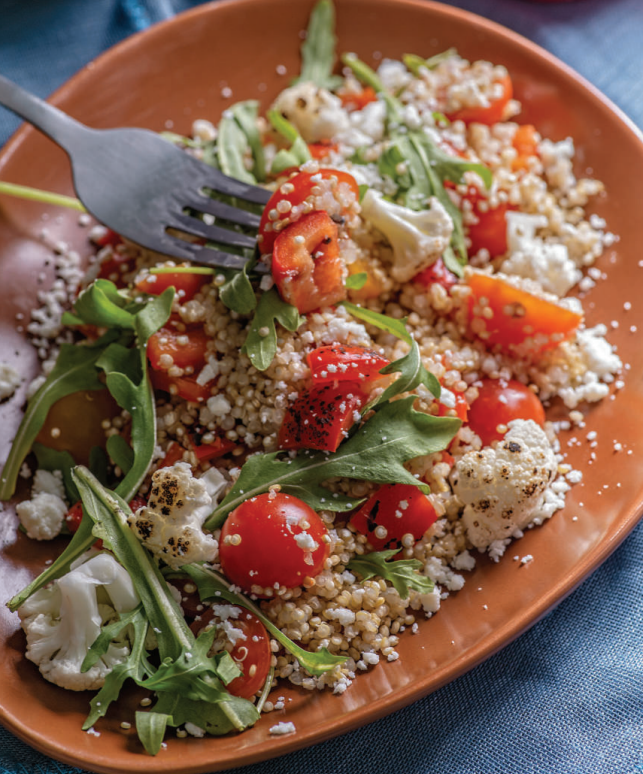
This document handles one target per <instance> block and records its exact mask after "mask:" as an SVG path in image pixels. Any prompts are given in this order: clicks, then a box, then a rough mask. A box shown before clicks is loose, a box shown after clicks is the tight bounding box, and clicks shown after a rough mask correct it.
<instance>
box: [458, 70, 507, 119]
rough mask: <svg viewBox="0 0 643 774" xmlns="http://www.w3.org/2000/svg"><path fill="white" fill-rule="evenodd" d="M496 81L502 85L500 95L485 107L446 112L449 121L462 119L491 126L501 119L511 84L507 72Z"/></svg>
mask: <svg viewBox="0 0 643 774" xmlns="http://www.w3.org/2000/svg"><path fill="white" fill-rule="evenodd" d="M496 83H499V84H500V85H501V86H502V96H501V97H498V98H497V99H494V100H492V101H491V102H490V103H489V105H487V106H486V107H482V106H480V107H465V108H461V109H460V110H455V111H454V112H453V113H447V118H448V119H449V120H450V121H464V123H465V124H473V123H476V124H486V125H487V126H492V125H493V124H497V123H498V121H502V119H503V118H504V114H505V108H506V107H507V105H508V104H509V100H510V99H511V98H512V97H513V84H512V83H511V78H510V77H509V74H507V75H504V76H503V77H502V78H500V79H499V80H498V81H496Z"/></svg>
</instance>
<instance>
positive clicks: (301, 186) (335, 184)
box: [257, 169, 359, 255]
mask: <svg viewBox="0 0 643 774" xmlns="http://www.w3.org/2000/svg"><path fill="white" fill-rule="evenodd" d="M323 180H328V181H330V183H331V190H333V191H334V192H335V194H336V196H338V197H339V200H340V201H344V200H345V201H346V204H348V203H349V200H354V201H357V200H359V186H358V185H357V183H356V182H355V178H354V177H353V176H352V175H349V174H348V172H340V171H339V170H338V169H320V170H319V172H317V173H315V174H312V173H311V172H298V173H297V174H295V175H293V176H292V177H291V178H290V179H289V180H287V181H286V182H285V183H282V184H281V185H280V186H279V188H278V189H277V190H276V191H275V192H274V193H273V195H272V196H271V197H270V199H269V200H268V204H267V205H266V207H265V209H264V211H263V214H262V216H261V223H260V224H259V238H258V240H257V241H258V245H259V250H260V251H261V254H262V255H268V254H269V253H271V252H272V250H273V246H274V244H275V239H276V238H277V236H278V234H279V233H280V231H281V230H283V229H284V228H285V227H286V226H287V225H288V224H290V223H293V222H296V220H297V219H299V218H300V217H301V216H302V215H304V214H306V213H307V212H310V211H311V210H313V208H314V207H315V193H314V189H315V188H316V187H317V186H318V185H319V182H320V181H323ZM342 207H343V206H339V204H338V212H339V211H340V210H341V209H342ZM282 210H285V211H283V212H282ZM277 224H278V225H277Z"/></svg>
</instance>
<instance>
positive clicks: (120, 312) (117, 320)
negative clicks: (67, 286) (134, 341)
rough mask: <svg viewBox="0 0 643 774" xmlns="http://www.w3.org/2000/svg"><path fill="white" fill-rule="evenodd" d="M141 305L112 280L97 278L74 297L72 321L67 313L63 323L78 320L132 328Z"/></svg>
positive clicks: (104, 325) (106, 325) (99, 325)
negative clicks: (120, 289)
mask: <svg viewBox="0 0 643 774" xmlns="http://www.w3.org/2000/svg"><path fill="white" fill-rule="evenodd" d="M143 306H144V304H140V303H136V302H134V301H132V300H131V299H130V298H129V297H128V296H125V295H123V294H122V293H121V292H120V291H119V290H118V289H117V287H116V285H114V283H113V282H110V281H109V280H106V279H97V280H95V281H94V282H92V284H91V285H90V286H89V287H88V288H86V289H85V290H83V291H82V293H81V294H80V295H79V296H78V298H77V299H76V302H75V303H74V310H75V315H74V316H73V322H72V319H71V318H72V315H69V314H68V315H67V316H66V317H65V318H64V319H63V323H64V324H65V325H70V324H71V325H77V324H78V322H76V321H78V320H80V321H82V323H84V324H85V325H96V326H98V327H104V328H122V329H123V330H134V326H135V319H136V314H137V312H139V311H140V310H141V309H142V308H143Z"/></svg>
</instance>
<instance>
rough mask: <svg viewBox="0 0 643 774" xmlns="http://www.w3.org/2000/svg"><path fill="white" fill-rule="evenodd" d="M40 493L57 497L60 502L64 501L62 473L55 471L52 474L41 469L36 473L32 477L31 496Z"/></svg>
mask: <svg viewBox="0 0 643 774" xmlns="http://www.w3.org/2000/svg"><path fill="white" fill-rule="evenodd" d="M42 492H45V493H46V494H53V495H57V496H58V497H60V499H61V500H65V486H64V484H63V477H62V473H61V472H60V471H59V470H55V471H54V472H53V473H52V472H50V471H48V470H42V469H39V470H37V471H36V473H35V475H34V477H33V486H32V487H31V494H32V495H37V494H41V493H42Z"/></svg>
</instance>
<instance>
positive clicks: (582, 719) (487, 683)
mask: <svg viewBox="0 0 643 774" xmlns="http://www.w3.org/2000/svg"><path fill="white" fill-rule="evenodd" d="M197 4H198V0H0V72H2V73H3V74H5V75H7V76H8V77H9V78H12V79H14V80H15V81H17V82H18V83H20V84H22V85H23V86H25V87H27V88H28V89H31V90H32V91H34V92H35V93H36V94H39V95H42V96H46V95H47V94H49V93H50V92H51V91H53V89H55V88H57V87H58V86H59V85H60V84H61V83H63V81H65V80H66V79H67V78H68V77H69V76H71V75H72V74H73V73H74V72H75V71H76V70H78V69H79V68H80V67H81V66H82V65H84V64H85V63H87V62H88V61H89V60H90V59H92V58H94V57H95V56H96V55H97V54H99V53H100V52H101V51H103V50H104V49H106V48H108V47H109V46H111V45H113V44H114V43H116V42H117V41H119V40H121V39H122V38H124V37H126V36H127V35H130V34H131V33H133V32H135V31H137V30H141V29H144V28H145V27H147V26H149V25H150V24H152V23H154V22H156V21H159V20H161V19H163V18H167V17H170V16H172V15H173V14H174V13H177V12H179V11H182V10H184V9H185V8H188V7H191V6H193V5H197ZM451 4H452V5H457V6H459V7H461V8H466V9H468V10H470V11H474V12H476V13H479V14H481V15H483V16H487V17H488V18H490V19H493V20H495V21H498V22H500V23H502V24H504V25H506V26H507V27H510V28H511V29H513V30H516V31H517V32H520V33H521V34H523V35H525V36H526V37H528V38H530V39H531V40H533V41H535V42H536V43H538V44H540V45H541V46H543V47H544V48H546V49H547V50H549V51H551V52H552V53H554V54H556V55H557V56H558V57H559V58H560V59H562V60H563V61H564V62H566V63H567V64H569V65H571V66H572V67H573V68H575V69H576V70H578V71H579V72H580V73H581V74H583V75H584V76H585V77H586V78H588V79H589V80H590V81H591V82H592V83H594V84H595V85H596V86H597V87H598V88H599V89H601V90H602V91H603V92H605V93H606V94H607V95H608V96H609V97H610V98H611V99H612V100H613V101H614V102H615V103H616V104H617V105H619V107H621V108H622V109H623V110H624V111H625V112H626V113H627V114H628V115H629V116H630V118H632V119H633V120H634V121H635V122H636V123H637V124H638V126H640V127H643V1H642V0H584V2H572V3H566V4H561V5H549V4H542V5H540V4H536V3H530V2H526V1H525V0H453V2H452V3H451ZM17 125H18V121H17V120H15V119H14V118H13V117H12V116H10V115H9V114H8V113H7V112H6V111H2V110H0V145H1V144H2V143H3V142H4V141H5V140H6V139H7V138H8V137H9V135H10V133H11V132H12V131H13V130H14V129H15V128H16V127H17ZM642 217H643V202H642ZM642 556H643V524H642V525H640V526H639V527H638V528H637V529H636V530H635V531H634V533H633V534H632V535H631V536H630V537H629V538H628V539H627V541H626V542H625V544H624V545H623V546H622V547H621V548H620V549H619V550H618V551H617V552H616V553H615V554H614V555H613V556H612V557H611V559H610V560H609V561H607V562H606V563H605V564H604V565H603V566H602V567H601V568H600V569H599V570H598V571H597V572H595V573H594V574H593V575H592V577H591V578H589V579H588V580H587V581H586V582H585V583H584V584H583V585H582V586H581V587H580V588H579V589H578V590H577V591H576V592H575V593H574V594H573V595H572V596H571V597H569V598H568V599H567V600H566V601H565V602H564V603H563V604H561V605H560V606H559V607H558V608H557V609H556V610H555V611H554V612H553V613H551V614H550V615H549V616H548V617H547V618H546V619H545V620H543V621H541V622H540V623H539V624H537V625H536V626H535V627H534V628H533V629H531V630H530V631H529V632H528V633H527V634H525V635H523V636H522V637H521V638H520V639H519V640H517V641H516V642H514V643H513V644H511V645H509V646H508V647H507V648H505V649H504V650H503V651H502V652H501V653H499V654H498V655H496V656H495V657H493V658H491V659H490V660H489V661H487V662H486V663H485V664H483V665H482V666H480V667H478V668H477V669H475V670H473V671H472V672H470V673H469V674H467V675H465V676H464V677H462V678H460V679H459V680H456V681H455V682H454V683H452V684H451V685H448V686H447V687H446V688H443V689H442V690H440V691H438V692H437V693H435V694H433V695H432V696H429V697H428V698H426V699H423V700H422V701H419V702H417V703H416V704H414V705H412V706H410V707H408V708H406V709H404V710H402V711H400V712H397V713H396V714H394V715H392V716H390V717H388V718H385V719H384V720H381V721H378V722H377V723H373V724H372V725H370V726H368V727H367V728H364V729H361V730H360V731H356V732H354V733H351V734H348V735H346V736H343V737H341V738H339V739H336V740H333V741H330V742H326V743H324V744H321V745H317V746H316V747H313V748H311V749H308V750H304V751H301V752H297V753H293V754H291V755H288V756H286V757H284V758H280V759H277V760H274V761H268V762H266V763H263V764H258V765H256V766H253V767H249V768H248V769H245V770H244V771H252V772H253V774H302V773H303V772H305V773H306V774H388V772H390V773H391V774H532V773H533V774H581V772H582V773H583V774H643V602H642V597H643V574H642V572H641V557H642ZM1 689H2V687H1V686H0V690H1ZM5 772H8V773H10V774H18V772H20V773H21V774H23V773H25V774H26V773H27V772H29V773H34V774H35V773H36V772H37V773H38V774H54V773H56V774H62V773H63V772H64V774H71V773H72V772H73V773H74V774H79V770H78V769H72V768H70V767H68V766H65V765H63V764H60V763H57V762H55V761H52V760H50V759H48V758H46V757H45V756H43V755H40V754H39V753H36V752H34V751H33V750H32V749H31V748H29V747H28V746H26V745H25V744H23V743H22V742H20V741H18V740H17V739H15V738H14V737H13V736H12V735H11V734H9V733H8V732H6V731H4V730H3V729H1V728H0V774H5Z"/></svg>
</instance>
